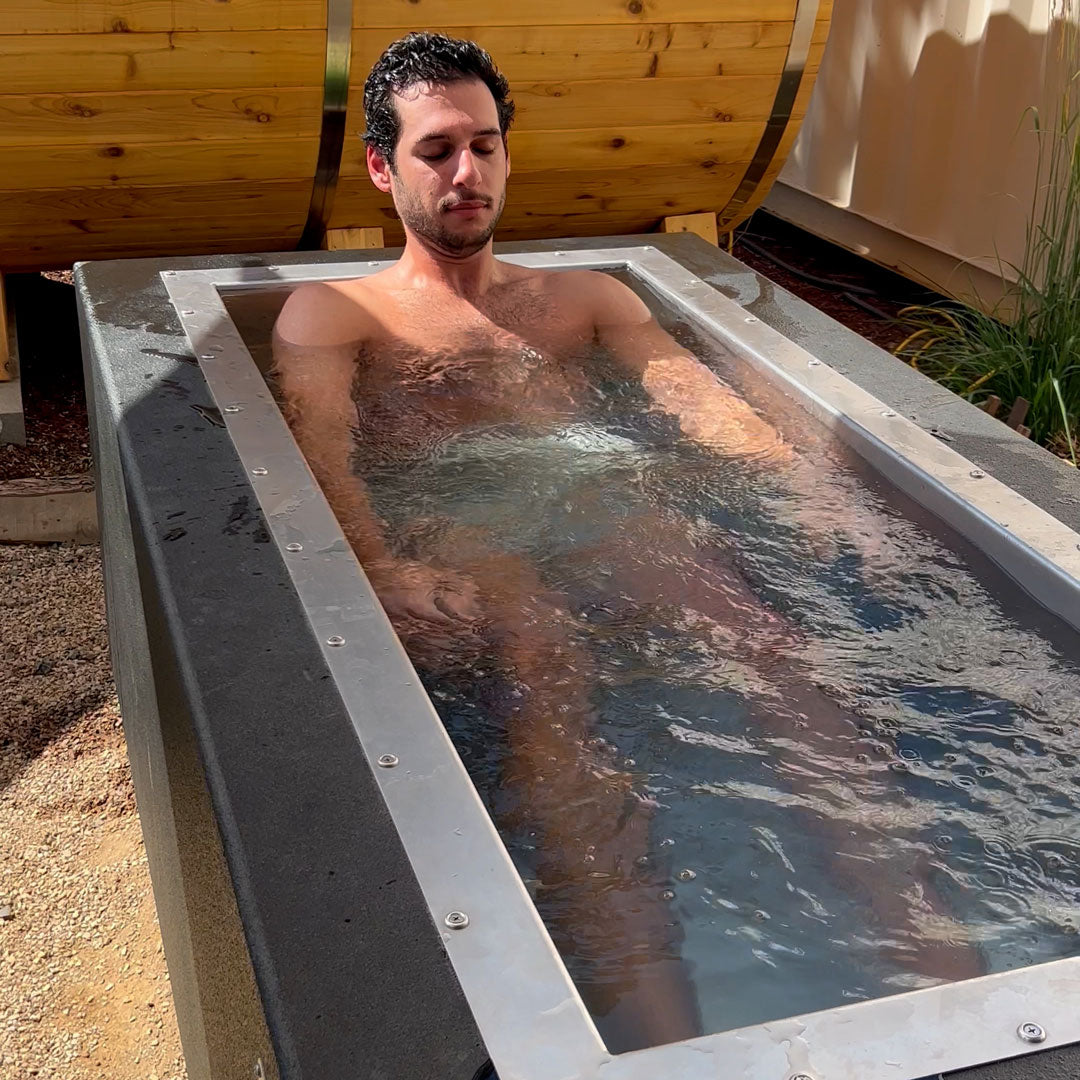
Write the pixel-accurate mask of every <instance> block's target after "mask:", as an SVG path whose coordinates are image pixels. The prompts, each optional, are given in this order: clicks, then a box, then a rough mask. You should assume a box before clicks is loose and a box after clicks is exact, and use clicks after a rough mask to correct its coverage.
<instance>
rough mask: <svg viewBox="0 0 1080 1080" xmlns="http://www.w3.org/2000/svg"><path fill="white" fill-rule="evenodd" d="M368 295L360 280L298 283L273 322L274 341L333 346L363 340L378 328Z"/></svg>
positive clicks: (307, 345)
mask: <svg viewBox="0 0 1080 1080" xmlns="http://www.w3.org/2000/svg"><path fill="white" fill-rule="evenodd" d="M370 294H371V289H370V288H369V287H368V286H367V285H366V283H365V282H364V281H363V280H362V279H361V280H357V281H328V282H318V283H315V284H311V285H301V286H300V288H298V289H297V290H296V291H295V292H293V293H292V294H291V295H290V296H289V298H288V300H286V301H285V305H284V307H282V309H281V313H280V314H279V315H278V318H277V322H276V323H275V324H274V340H275V344H277V345H285V346H294V347H298V348H333V347H335V346H336V347H341V346H346V345H349V346H352V345H357V344H360V343H363V342H365V341H367V340H368V339H369V338H370V337H372V335H373V334H374V333H375V331H376V330H377V327H378V321H377V320H376V319H375V317H374V315H373V312H372V297H371V295H370Z"/></svg>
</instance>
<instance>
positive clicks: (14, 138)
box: [0, 87, 322, 147]
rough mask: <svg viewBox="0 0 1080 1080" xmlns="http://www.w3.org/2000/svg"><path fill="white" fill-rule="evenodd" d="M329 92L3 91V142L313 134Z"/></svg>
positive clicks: (29, 143) (0, 126) (0, 129)
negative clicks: (133, 92)
mask: <svg viewBox="0 0 1080 1080" xmlns="http://www.w3.org/2000/svg"><path fill="white" fill-rule="evenodd" d="M321 115H322V91H321V90H320V89H317V88H315V87H310V88H308V87H301V88H298V89H297V88H290V87H286V88H284V89H281V90H263V89H253V90H207V91H194V92H192V91H175V90H168V91H154V92H153V93H146V92H140V93H137V94H126V93H125V94H36V95H33V96H21V95H12V94H2V95H0V147H2V146H32V145H35V144H54V145H55V144H59V143H81V142H84V141H85V140H88V139H108V140H110V141H112V142H114V143H125V142H154V141H161V142H176V141H177V140H178V139H184V138H190V139H208V140H213V139H234V138H236V137H237V136H239V135H251V136H256V137H257V136H261V135H263V134H267V135H268V134H270V133H273V134H274V135H276V136H279V135H292V136H297V135H310V134H312V133H313V130H314V131H317V130H318V122H319V117H320V116H321Z"/></svg>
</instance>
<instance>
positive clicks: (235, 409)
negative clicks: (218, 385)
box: [221, 405, 244, 413]
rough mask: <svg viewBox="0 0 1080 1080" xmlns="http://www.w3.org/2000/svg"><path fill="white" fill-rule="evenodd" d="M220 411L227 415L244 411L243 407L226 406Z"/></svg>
mask: <svg viewBox="0 0 1080 1080" xmlns="http://www.w3.org/2000/svg"><path fill="white" fill-rule="evenodd" d="M221 411H222V412H227V413H238V412H243V411H244V406H243V405H226V406H225V408H224V409H222V410H221Z"/></svg>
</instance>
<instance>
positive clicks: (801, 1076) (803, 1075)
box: [788, 1073, 814, 1080]
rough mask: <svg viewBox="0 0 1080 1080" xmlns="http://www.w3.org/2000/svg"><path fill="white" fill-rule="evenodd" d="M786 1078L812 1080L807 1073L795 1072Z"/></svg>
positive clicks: (789, 1079)
mask: <svg viewBox="0 0 1080 1080" xmlns="http://www.w3.org/2000/svg"><path fill="white" fill-rule="evenodd" d="M788 1080H814V1078H813V1077H812V1076H811V1075H810V1074H809V1073H795V1074H794V1075H793V1076H790V1077H789V1078H788Z"/></svg>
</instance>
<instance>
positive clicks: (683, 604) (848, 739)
mask: <svg viewBox="0 0 1080 1080" xmlns="http://www.w3.org/2000/svg"><path fill="white" fill-rule="evenodd" d="M622 537H623V539H622V540H621V541H620V543H622V544H625V546H626V550H625V551H624V552H623V553H622V557H620V555H615V556H614V557H613V553H612V552H611V551H610V550H607V551H605V552H604V553H603V554H604V558H605V561H606V562H607V563H608V564H609V565H613V566H614V567H616V568H619V567H623V568H624V570H623V573H622V576H621V577H620V575H619V571H618V569H617V570H616V575H615V580H614V585H615V587H616V588H620V589H621V590H623V591H625V592H626V594H627V595H629V596H631V597H632V598H633V599H634V600H635V601H636V602H639V603H643V604H647V605H651V606H655V607H657V608H661V609H668V610H674V611H676V612H678V613H679V614H678V615H677V616H676V617H677V618H683V619H685V618H686V617H687V615H688V613H690V614H691V617H696V618H699V619H700V620H701V622H699V623H698V625H697V627H696V630H697V632H699V633H701V632H704V633H706V634H707V636H708V640H709V641H710V642H711V644H712V645H713V646H714V647H716V648H717V651H718V652H721V653H723V655H725V656H726V657H728V658H729V659H731V660H734V661H736V662H738V663H740V664H741V665H743V666H744V668H745V669H746V670H747V671H749V672H751V673H753V674H755V675H756V676H758V678H759V681H760V688H761V699H760V701H759V702H758V703H757V706H756V711H757V713H758V714H759V716H760V717H761V720H762V723H763V724H767V725H768V727H769V728H770V730H771V732H772V734H773V735H774V736H778V737H779V738H778V740H777V741H778V742H780V743H781V745H784V744H786V746H787V747H789V748H790V749H779V750H777V751H776V752H777V753H778V754H779V755H781V757H782V758H787V759H788V764H790V765H791V766H792V767H791V768H790V769H788V770H786V774H787V776H788V778H789V782H790V783H791V784H792V788H793V790H797V789H798V788H800V787H802V788H803V789H804V790H805V791H807V792H809V791H811V790H812V788H813V786H814V784H815V780H814V777H813V773H814V772H815V771H818V772H820V773H821V774H822V775H824V776H825V777H826V781H827V779H828V774H830V773H831V776H832V777H834V778H835V777H840V778H841V779H842V780H844V781H847V780H848V778H849V777H850V776H851V774H852V773H856V772H862V771H865V770H867V769H868V768H870V767H871V766H870V765H869V763H868V762H866V761H860V760H859V757H860V755H859V753H858V749H859V748H858V745H857V741H858V739H859V738H861V732H860V727H861V718H860V717H858V716H857V715H856V714H853V713H851V712H849V711H847V710H845V709H844V708H843V707H841V706H840V705H838V704H837V703H836V702H835V701H834V700H833V699H832V698H831V697H829V695H828V694H827V693H825V692H824V691H823V690H822V689H821V688H820V687H818V686H817V685H815V683H814V681H813V679H812V677H811V674H810V673H809V672H808V671H807V670H806V667H805V664H804V663H802V662H801V661H800V659H799V656H798V653H799V652H800V651H801V650H803V649H804V647H805V643H804V642H803V640H802V638H801V634H800V632H799V630H798V628H797V627H796V626H794V625H792V624H791V623H790V622H788V621H787V620H785V619H784V618H783V617H782V616H780V615H778V614H777V613H776V612H774V611H771V610H769V609H768V608H767V607H766V606H765V605H764V604H763V603H762V601H761V600H759V599H758V597H757V596H756V595H755V594H754V592H753V590H752V589H751V588H750V587H749V585H748V584H747V583H746V581H745V579H744V578H743V577H742V575H741V574H740V573H739V571H738V569H737V568H736V566H735V564H734V562H733V561H732V559H731V558H730V556H729V555H727V554H726V553H724V552H723V551H721V550H715V551H702V550H701V549H700V548H698V547H697V546H696V545H695V544H694V542H693V541H692V540H691V538H690V536H689V534H688V531H687V524H686V522H685V521H683V520H681V519H678V518H674V519H670V520H669V519H666V518H661V517H660V516H659V515H648V516H642V518H641V519H640V520H638V521H636V522H628V523H627V528H626V529H625V530H624V531H623V533H622ZM585 557H589V556H588V553H586V555H585ZM658 614H659V613H658ZM702 623H703V624H704V625H702ZM774 747H775V744H774ZM803 813H805V814H807V815H811V814H812V815H813V819H812V822H810V823H808V825H807V831H808V832H810V833H813V834H814V835H816V836H817V837H819V839H820V840H821V841H823V842H824V843H825V844H826V845H827V847H828V849H829V851H830V852H831V859H832V865H833V871H834V873H835V874H836V875H837V876H838V877H839V878H840V879H841V880H842V881H843V883H844V886H845V888H846V890H847V891H848V892H850V893H852V894H853V895H857V896H858V897H859V900H860V902H862V903H864V904H865V905H866V906H868V907H869V909H870V910H872V911H873V912H874V915H875V917H876V920H877V922H878V923H879V925H880V928H881V929H882V930H883V931H884V932H885V934H884V936H885V937H887V938H888V943H887V945H885V951H887V953H888V955H890V956H891V957H892V958H893V960H894V961H896V962H898V963H900V964H901V965H902V966H904V967H907V968H910V969H913V970H915V971H917V972H918V973H920V974H923V975H928V976H931V977H934V978H940V979H948V980H956V979H965V978H971V977H973V976H976V975H981V974H984V969H983V965H982V963H981V962H980V960H979V957H978V956H977V955H976V953H975V952H974V951H973V950H972V949H971V948H970V947H965V943H964V942H962V941H961V942H949V941H942V942H939V941H935V940H931V939H929V938H928V937H927V935H926V934H925V933H924V932H922V930H921V929H920V927H919V925H918V924H919V923H920V922H922V923H927V922H935V921H936V922H937V923H938V924H942V923H944V924H946V925H948V924H950V922H951V920H949V919H948V918H947V916H946V905H945V903H944V901H943V900H942V899H941V898H940V897H939V896H938V895H937V893H936V891H935V890H934V889H933V886H932V885H931V884H930V882H929V880H928V877H927V873H928V869H929V868H928V865H927V860H926V858H925V856H923V855H917V856H916V857H915V859H914V860H913V861H912V864H911V865H910V866H908V867H907V868H906V869H905V870H903V871H902V872H901V871H899V869H898V868H897V867H896V866H895V864H894V863H890V862H888V861H884V862H882V861H880V860H866V859H864V858H862V857H860V855H859V852H860V851H861V852H866V851H868V850H870V849H871V848H872V846H873V845H874V843H875V842H876V841H878V840H880V835H879V834H878V833H876V832H875V831H874V830H873V829H872V828H871V827H868V826H866V825H864V824H863V823H861V822H848V821H842V820H839V819H838V818H835V817H831V816H828V815H825V814H820V813H817V812H814V811H812V810H810V809H807V810H805V811H803ZM942 916H946V917H945V918H944V919H943V918H942ZM951 926H952V929H953V930H954V932H956V934H957V936H962V933H963V931H962V927H960V926H959V925H958V924H956V923H951Z"/></svg>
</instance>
